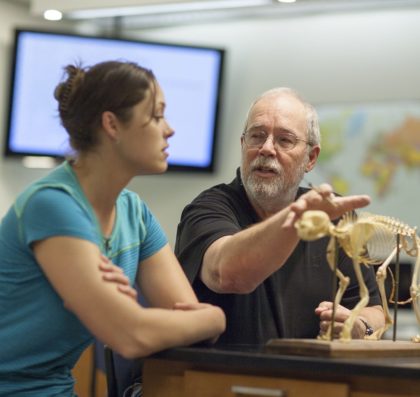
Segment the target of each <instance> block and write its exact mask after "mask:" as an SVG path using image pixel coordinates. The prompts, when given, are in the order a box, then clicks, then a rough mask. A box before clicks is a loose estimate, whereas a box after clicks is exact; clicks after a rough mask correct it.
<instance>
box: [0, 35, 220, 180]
mask: <svg viewBox="0 0 420 397" xmlns="http://www.w3.org/2000/svg"><path fill="white" fill-rule="evenodd" d="M223 58H224V50H223V49H220V48H209V47H202V46H190V45H178V44H167V43H157V42H149V41H139V40H129V39H122V38H110V37H97V36H95V37H93V36H83V35H77V34H67V33H57V32H46V31H35V30H22V29H18V30H16V32H15V43H14V52H13V59H12V73H11V86H10V100H9V113H8V124H7V133H6V144H5V154H6V156H52V157H57V158H61V157H65V156H66V155H67V154H69V153H71V150H70V147H69V144H68V138H67V133H66V131H65V130H64V128H63V127H62V126H61V124H60V120H59V117H58V110H57V106H58V103H57V101H56V100H55V99H54V97H53V92H54V89H55V87H56V85H57V84H58V83H59V82H60V81H61V80H62V78H63V72H64V69H63V68H64V66H66V65H68V64H74V63H75V62H80V63H82V65H83V66H90V65H93V64H96V63H98V62H102V61H108V60H123V61H130V62H135V63H138V64H139V65H141V66H144V67H146V68H149V69H151V70H153V72H154V74H155V76H156V78H157V80H158V81H159V83H160V85H161V87H162V88H163V91H164V93H165V99H166V103H167V109H166V112H165V114H166V116H167V119H168V122H169V123H170V125H171V126H172V128H173V129H174V130H175V135H174V136H173V137H172V138H170V141H169V144H170V148H169V159H168V161H169V169H172V170H191V171H207V172H211V171H213V169H214V166H215V164H214V163H215V147H216V146H215V144H216V137H217V126H218V109H219V103H220V95H221V81H222V71H223Z"/></svg>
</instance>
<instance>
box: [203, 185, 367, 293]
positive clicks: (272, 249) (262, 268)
mask: <svg viewBox="0 0 420 397" xmlns="http://www.w3.org/2000/svg"><path fill="white" fill-rule="evenodd" d="M369 202H370V199H369V197H368V196H365V195H360V196H359V195H358V196H348V197H336V196H333V193H332V188H331V186H329V185H321V186H320V187H319V188H317V190H310V191H309V192H307V193H305V194H303V195H302V196H300V198H299V199H298V200H297V201H296V202H294V203H292V204H291V205H289V206H288V207H286V208H284V209H283V210H281V211H279V212H278V213H276V214H274V215H272V216H271V217H269V218H268V219H266V220H264V221H262V222H260V223H258V224H255V225H253V226H251V227H249V228H248V229H245V230H243V231H240V232H238V233H236V234H234V235H232V236H224V237H222V238H220V239H218V240H216V241H214V242H213V243H212V244H211V245H210V246H209V248H208V249H207V250H206V252H205V254H204V257H203V263H202V267H201V272H200V277H201V279H202V281H203V282H204V284H206V286H207V287H208V288H210V289H211V290H213V291H215V292H218V293H249V292H251V291H253V290H254V289H255V288H256V287H257V286H258V285H259V284H261V283H262V282H263V281H264V280H265V279H266V278H267V277H268V276H270V275H271V274H272V273H273V272H275V271H276V270H277V269H279V268H280V267H282V266H283V264H284V263H285V262H286V260H287V258H288V257H289V256H290V254H291V253H292V252H293V250H294V249H295V247H296V245H297V243H298V241H299V238H298V236H297V233H296V230H295V228H294V223H295V222H296V220H297V219H299V217H300V216H301V214H302V213H303V212H304V211H306V210H309V209H311V210H315V209H317V210H323V211H325V212H326V213H328V215H329V216H330V218H331V219H336V218H338V217H340V216H341V215H343V214H344V213H345V212H347V211H351V210H354V209H357V208H360V207H364V206H366V205H368V204H369Z"/></svg>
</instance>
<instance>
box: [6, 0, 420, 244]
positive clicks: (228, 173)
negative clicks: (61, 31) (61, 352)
mask: <svg viewBox="0 0 420 397" xmlns="http://www.w3.org/2000/svg"><path fill="white" fill-rule="evenodd" d="M0 15H2V17H1V18H2V19H5V20H15V21H16V22H19V23H25V24H26V23H31V22H32V21H31V20H30V19H28V18H26V19H25V18H24V17H23V16H22V15H20V14H19V13H16V12H14V11H13V10H11V8H10V7H9V8H7V7H5V6H4V5H3V4H2V3H0ZM12 25H14V23H9V24H8V23H4V22H3V21H2V24H0V39H1V46H0V51H1V52H0V65H1V66H0V68H1V69H0V70H1V73H0V79H1V80H0V87H1V92H0V119H1V120H2V121H4V122H3V123H2V125H1V128H2V130H1V135H2V136H3V135H4V125H5V120H4V117H5V106H6V100H5V98H6V94H5V91H6V87H5V82H6V81H7V72H6V71H5V69H4V68H5V66H6V64H7V62H8V59H9V57H8V56H6V54H7V51H8V50H9V49H8V46H9V45H10V40H11V37H10V35H9V33H8V32H9V30H10V29H11V28H12ZM132 34H133V33H132V32H130V35H132ZM135 35H136V36H137V37H139V38H143V39H153V40H164V41H171V42H181V43H186V44H208V45H215V46H218V47H223V48H225V49H226V50H227V57H226V70H225V72H226V73H225V78H224V83H225V84H224V95H223V103H222V114H221V122H220V127H221V130H220V133H221V136H220V139H219V148H218V149H219V152H218V154H219V156H218V167H217V172H216V173H215V174H213V175H188V174H178V173H171V174H166V175H162V176H148V177H142V178H138V179H137V180H135V181H133V183H132V185H131V188H133V189H134V190H136V191H137V192H138V193H139V194H140V196H141V197H142V198H143V199H144V200H145V201H146V202H147V203H148V204H149V205H150V207H151V208H152V210H153V211H154V212H155V214H156V215H157V217H158V218H159V220H160V221H161V223H162V225H163V227H164V229H165V230H166V232H167V234H168V236H169V238H170V241H171V243H173V242H174V239H175V233H176V225H177V222H178V219H179V215H180V213H181V210H182V208H183V207H184V205H185V204H186V203H188V202H189V201H190V200H191V199H192V198H193V197H194V196H195V195H196V194H197V193H199V192H200V191H201V190H203V189H204V188H206V187H209V186H211V185H213V184H215V183H219V182H223V181H230V180H231V179H232V178H233V176H234V172H235V168H236V167H237V165H238V164H239V160H240V157H239V156H240V151H239V137H240V134H241V130H242V126H243V121H244V117H245V113H246V111H247V109H248V106H249V104H250V102H251V101H252V100H253V99H254V97H255V96H257V95H258V94H260V93H261V92H262V91H264V90H266V89H268V88H272V87H274V86H280V85H286V86H291V87H294V88H296V89H297V90H298V91H300V92H301V93H302V94H303V95H304V96H305V97H306V98H307V99H308V100H310V101H312V102H313V103H314V104H321V103H334V102H336V101H369V100H382V99H420V73H419V72H418V68H419V65H420V51H419V50H418V40H419V38H420V10H419V9H410V10H407V9H406V10H402V9H401V10H395V9H394V10H392V11H391V10H389V11H385V10H384V11H375V12H370V11H365V12H353V13H346V14H340V13H334V14H325V15H312V16H302V17H294V18H290V19H285V18H280V19H265V20H262V19H256V20H243V21H237V22H220V23H214V24H207V25H203V24H201V25H200V26H184V27H172V28H166V29H165V28H159V29H156V30H147V31H138V32H135ZM44 78H47V76H46V77H44ZM169 106H170V104H169ZM178 133H181V132H178ZM43 173H44V172H42V171H36V170H26V169H24V168H23V167H21V166H20V164H18V163H17V162H15V161H9V160H5V159H0V184H1V195H0V213H4V212H5V210H6V208H7V207H8V206H9V205H10V203H11V201H12V198H13V197H14V196H15V195H16V194H17V192H18V191H19V190H20V189H22V188H23V187H24V186H25V185H26V184H27V183H28V182H29V181H31V180H32V179H34V178H36V177H38V176H40V175H41V174H43Z"/></svg>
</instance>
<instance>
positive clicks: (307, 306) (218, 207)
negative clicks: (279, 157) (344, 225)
mask: <svg viewBox="0 0 420 397" xmlns="http://www.w3.org/2000/svg"><path fill="white" fill-rule="evenodd" d="M305 191H307V189H304V188H299V191H298V196H300V195H301V194H303V193H304V192H305ZM259 221H260V219H259V217H258V215H257V214H256V212H255V210H254V209H253V207H252V206H251V204H250V202H249V200H248V198H247V195H246V193H245V189H244V187H243V186H242V182H241V179H240V174H239V170H238V172H237V176H236V178H235V179H234V180H233V181H232V182H231V183H230V184H220V185H217V186H214V187H212V188H210V189H208V190H205V191H204V192H202V193H201V194H200V195H199V196H198V197H197V198H195V199H194V200H193V202H192V203H191V204H189V205H187V206H186V207H185V209H184V211H183V212H182V216H181V221H180V223H179V225H178V231H177V238H176V245H175V254H176V255H177V257H178V259H179V261H180V262H181V265H182V266H183V268H184V271H185V273H186V274H187V277H188V279H189V280H190V282H191V283H192V286H193V288H194V290H195V292H196V294H197V296H198V298H199V300H200V301H202V302H209V303H212V304H214V305H217V306H220V307H221V308H222V309H223V310H224V312H225V314H226V318H227V327H226V332H225V333H224V334H223V335H222V336H221V337H220V338H219V340H218V344H219V345H220V344H263V343H266V342H267V341H268V340H269V339H271V338H314V337H316V336H317V335H318V333H319V317H318V316H316V315H315V308H316V307H317V306H318V304H319V303H320V302H322V301H324V300H327V301H331V300H332V291H333V273H332V271H331V269H330V267H329V266H328V263H327V260H326V248H327V244H328V241H329V238H328V237H327V238H322V239H319V240H316V241H314V242H304V241H300V242H299V244H298V245H297V247H296V249H295V250H294V251H293V253H292V254H291V256H290V257H289V258H288V259H287V261H286V262H285V264H284V265H283V266H282V267H281V268H280V269H278V270H277V271H276V272H274V273H273V274H272V275H271V276H270V277H268V278H267V279H266V280H265V281H264V282H263V283H262V284H260V285H259V286H258V287H257V288H256V289H255V290H254V291H253V292H252V293H249V294H218V293H215V292H213V291H212V290H210V289H209V288H207V287H206V285H205V284H204V283H203V282H202V281H201V279H200V277H199V273H200V267H201V263H202V260H203V256H204V253H205V252H206V250H207V248H208V247H209V246H210V245H211V244H212V243H213V242H214V241H215V240H217V239H219V238H220V237H222V236H226V235H233V234H235V233H237V232H239V231H241V230H243V229H245V228H247V227H249V226H251V225H253V224H255V223H257V222H259ZM279 244H281V241H279ZM255 266H258V264H257V263H256V264H255ZM338 267H339V268H340V270H341V271H342V272H343V273H344V275H346V276H349V277H350V280H351V281H350V285H349V286H348V288H347V290H346V292H345V294H344V296H343V299H342V301H341V304H342V305H344V306H346V307H348V308H349V309H351V308H353V307H354V305H355V304H356V303H357V302H358V301H359V287H358V284H357V280H356V276H355V274H354V271H353V264H352V261H351V260H350V259H349V258H348V257H347V256H346V255H345V254H344V253H343V252H342V251H341V250H340V253H339V258H338ZM362 271H363V274H364V279H365V282H366V285H367V287H368V289H369V293H370V301H369V305H370V306H372V305H380V304H381V301H380V297H379V294H378V291H377V287H376V282H375V275H374V271H373V269H372V268H366V267H363V269H362Z"/></svg>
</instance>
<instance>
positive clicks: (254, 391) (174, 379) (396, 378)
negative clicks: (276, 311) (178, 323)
mask: <svg viewBox="0 0 420 397" xmlns="http://www.w3.org/2000/svg"><path fill="white" fill-rule="evenodd" d="M143 381H144V397H225V396H226V397H228V396H229V397H235V396H236V397H244V396H248V397H249V396H254V397H256V396H273V397H275V396H277V397H350V396H351V397H391V396H392V397H402V396H420V358H419V357H392V358H390V357H377V358H331V357H313V356H289V355H280V354H273V353H269V352H267V351H265V350H264V349H263V348H257V347H252V346H240V347H235V348H233V347H229V348H223V349H221V348H217V349H216V348H207V347H190V348H176V349H171V350H167V351H164V352H161V353H159V354H156V355H154V356H153V357H150V358H148V359H146V360H145V366H144V372H143Z"/></svg>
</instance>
